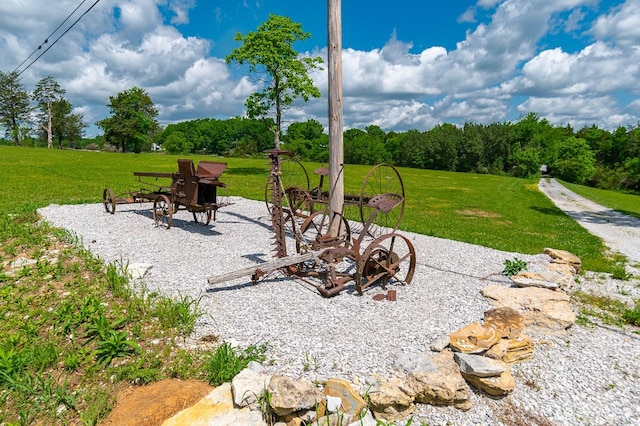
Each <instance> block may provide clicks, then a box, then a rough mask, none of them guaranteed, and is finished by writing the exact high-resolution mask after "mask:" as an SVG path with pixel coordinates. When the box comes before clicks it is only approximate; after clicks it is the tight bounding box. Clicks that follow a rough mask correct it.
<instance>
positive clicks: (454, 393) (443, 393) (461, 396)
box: [407, 349, 471, 411]
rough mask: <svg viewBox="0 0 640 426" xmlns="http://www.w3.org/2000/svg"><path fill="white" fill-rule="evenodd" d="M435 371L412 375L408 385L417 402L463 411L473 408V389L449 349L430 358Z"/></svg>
mask: <svg viewBox="0 0 640 426" xmlns="http://www.w3.org/2000/svg"><path fill="white" fill-rule="evenodd" d="M429 360H430V362H431V363H432V364H433V366H434V368H435V370H436V371H435V372H433V371H423V372H415V373H411V374H410V375H409V377H408V380H407V382H408V385H409V386H410V388H411V389H412V391H413V393H414V394H415V401H416V402H421V403H425V404H433V405H453V406H455V407H456V408H459V409H461V410H465V411H466V410H468V409H470V408H471V401H470V399H469V398H470V395H471V389H469V386H468V385H467V382H465V380H464V379H463V378H462V375H461V374H460V368H459V367H458V365H457V364H456V362H455V361H454V359H453V352H451V350H449V349H445V350H444V351H442V352H440V353H437V354H433V355H430V356H429Z"/></svg>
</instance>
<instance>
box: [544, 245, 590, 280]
mask: <svg viewBox="0 0 640 426" xmlns="http://www.w3.org/2000/svg"><path fill="white" fill-rule="evenodd" d="M544 253H545V254H548V255H549V256H550V257H551V259H552V260H551V261H552V262H554V263H562V264H568V265H571V266H572V267H573V269H574V270H575V273H576V274H577V273H579V272H580V268H581V267H582V261H581V260H580V258H579V257H578V256H576V255H575V254H572V253H569V252H568V251H565V250H556V249H552V248H546V249H544Z"/></svg>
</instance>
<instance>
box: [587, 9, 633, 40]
mask: <svg viewBox="0 0 640 426" xmlns="http://www.w3.org/2000/svg"><path fill="white" fill-rule="evenodd" d="M591 32H592V33H593V34H594V35H595V36H596V37H598V38H600V39H606V38H610V39H612V40H613V41H614V42H616V43H617V44H620V45H622V46H636V47H637V46H638V45H640V0H627V1H626V2H624V3H623V4H621V5H620V6H619V7H616V8H615V9H614V10H613V11H612V12H611V13H609V14H606V15H603V16H600V17H599V18H598V19H597V20H596V22H595V24H594V25H593V28H592V29H591Z"/></svg>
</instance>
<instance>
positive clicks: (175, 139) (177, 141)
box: [162, 131, 193, 154]
mask: <svg viewBox="0 0 640 426" xmlns="http://www.w3.org/2000/svg"><path fill="white" fill-rule="evenodd" d="M162 148H163V149H164V150H165V151H166V152H167V153H168V154H188V153H190V152H191V151H192V150H193V143H191V142H190V141H188V140H187V138H186V137H185V136H184V133H182V132H179V131H178V132H173V133H171V134H170V135H169V136H167V138H166V139H165V140H164V143H163V144H162Z"/></svg>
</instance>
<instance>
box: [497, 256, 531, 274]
mask: <svg viewBox="0 0 640 426" xmlns="http://www.w3.org/2000/svg"><path fill="white" fill-rule="evenodd" d="M526 270H527V262H525V261H524V260H522V259H518V258H517V257H514V258H513V260H509V259H507V260H505V261H504V269H503V270H502V275H505V276H507V277H511V276H513V275H516V274H517V273H518V272H520V271H526Z"/></svg>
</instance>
